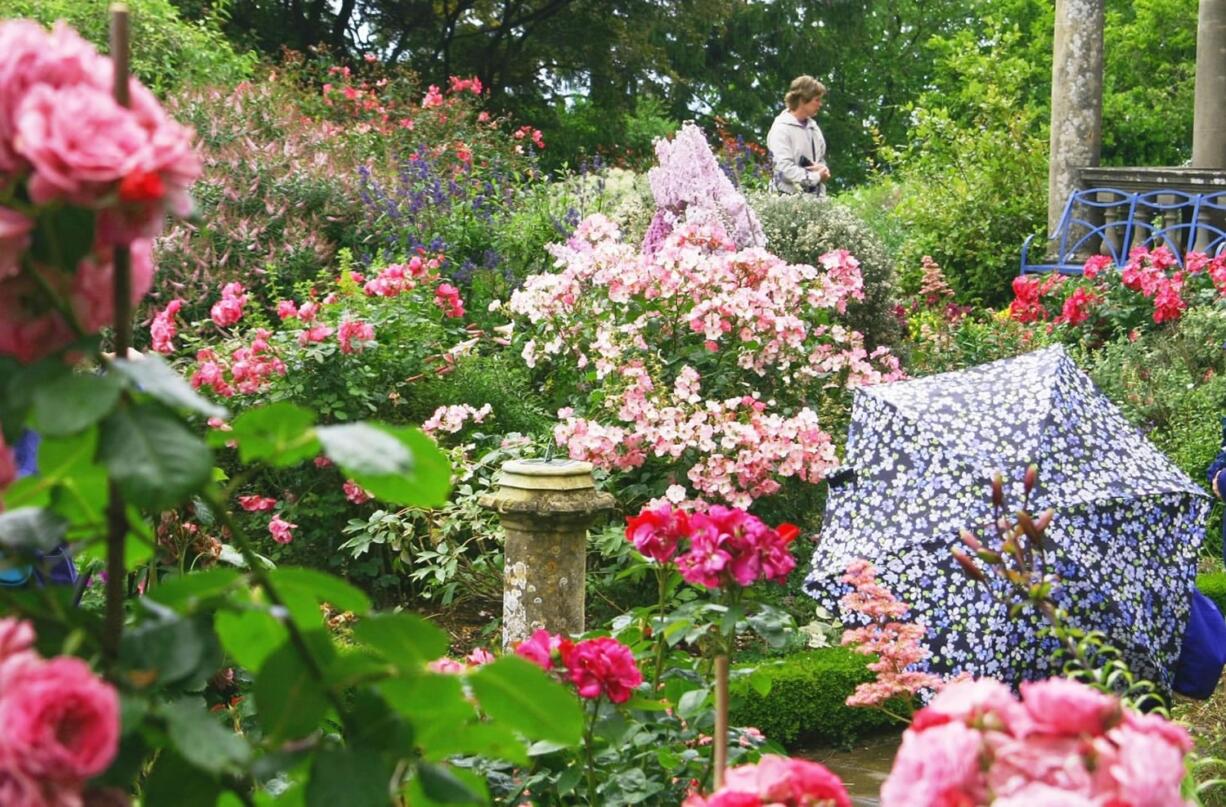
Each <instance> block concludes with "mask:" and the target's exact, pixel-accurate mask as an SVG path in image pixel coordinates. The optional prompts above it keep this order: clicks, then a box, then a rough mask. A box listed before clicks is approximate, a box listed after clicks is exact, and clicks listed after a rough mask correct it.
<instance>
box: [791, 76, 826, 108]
mask: <svg viewBox="0 0 1226 807" xmlns="http://www.w3.org/2000/svg"><path fill="white" fill-rule="evenodd" d="M825 96H826V85H825V84H822V83H821V82H820V81H818V80H817V79H815V78H813V76H797V77H796V78H794V79H792V86H790V87H788V92H787V95H785V96H783V102H784V103H785V104H787V106H788V109H789V110H791V111H793V112H795V111H796V108H797V107H799V106H800V105H801V104H807V103H809V102H810V101H812V100H813V99H814V98H824V97H825Z"/></svg>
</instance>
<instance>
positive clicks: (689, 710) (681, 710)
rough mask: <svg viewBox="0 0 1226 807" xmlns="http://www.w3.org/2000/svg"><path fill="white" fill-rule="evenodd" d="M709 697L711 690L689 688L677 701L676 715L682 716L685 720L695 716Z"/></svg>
mask: <svg viewBox="0 0 1226 807" xmlns="http://www.w3.org/2000/svg"><path fill="white" fill-rule="evenodd" d="M710 697H711V690H709V689H706V688H703V689H691V690H690V691H689V692H687V693H685V694H684V695H682V696H681V699H680V700H679V701H677V716H678V717H683V718H685V719H686V720H689V719H690V718H693V717H696V716H697V715H698V713H699V712H702V711H703V710H704V709H705V707H706V705H707V701H708V699H709V698H710Z"/></svg>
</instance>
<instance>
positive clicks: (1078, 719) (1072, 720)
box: [1020, 678, 1120, 735]
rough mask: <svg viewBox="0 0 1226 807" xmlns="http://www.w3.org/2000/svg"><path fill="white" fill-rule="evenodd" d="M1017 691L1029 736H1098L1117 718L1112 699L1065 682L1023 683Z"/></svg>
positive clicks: (1116, 708)
mask: <svg viewBox="0 0 1226 807" xmlns="http://www.w3.org/2000/svg"><path fill="white" fill-rule="evenodd" d="M1020 689H1021V693H1022V704H1023V705H1024V706H1025V707H1026V712H1027V714H1028V715H1029V716H1030V719H1031V721H1032V725H1031V727H1030V729H1029V732H1030V733H1034V732H1037V733H1042V734H1090V735H1098V734H1102V733H1103V732H1104V731H1106V729H1107V727H1108V725H1110V724H1112V723H1114V722H1115V721H1117V720H1118V719H1119V717H1120V705H1119V702H1118V701H1117V700H1116V699H1115V698H1113V697H1111V696H1110V695H1106V694H1103V693H1102V692H1099V691H1098V690H1095V689H1091V688H1090V687H1088V686H1086V685H1085V684H1082V683H1078V682H1077V681H1072V680H1070V679H1068V678H1048V679H1047V680H1046V681H1025V682H1023V683H1022V685H1021V687H1020Z"/></svg>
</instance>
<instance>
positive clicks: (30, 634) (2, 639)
mask: <svg viewBox="0 0 1226 807" xmlns="http://www.w3.org/2000/svg"><path fill="white" fill-rule="evenodd" d="M3 439H4V438H3V437H0V441H2V440H3ZM0 487H3V486H2V485H0ZM33 646H34V628H33V627H32V626H31V625H30V623H29V622H26V621H25V620H24V619H13V618H12V617H5V618H3V619H0V662H3V661H4V660H5V659H7V658H8V657H9V656H15V655H17V654H18V653H24V652H26V651H27V650H29V649H30V648H31V647H33Z"/></svg>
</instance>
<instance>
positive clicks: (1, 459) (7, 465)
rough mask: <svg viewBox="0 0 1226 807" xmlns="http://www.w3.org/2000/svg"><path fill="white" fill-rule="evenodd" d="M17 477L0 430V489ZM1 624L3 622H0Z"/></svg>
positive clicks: (0, 644) (0, 636)
mask: <svg viewBox="0 0 1226 807" xmlns="http://www.w3.org/2000/svg"><path fill="white" fill-rule="evenodd" d="M16 478H17V458H16V457H15V456H14V455H13V449H11V448H9V447H8V446H7V445H6V444H5V442H4V434H3V432H0V490H4V489H5V488H7V487H8V486H9V485H11V484H13V480H15V479H16ZM0 509H2V508H0ZM0 625H3V622H0ZM3 658H4V629H3V628H2V627H0V660H2V659H3Z"/></svg>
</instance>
